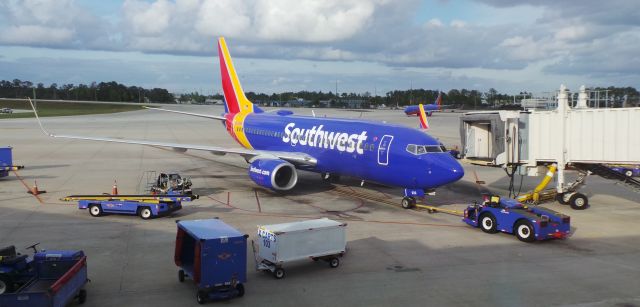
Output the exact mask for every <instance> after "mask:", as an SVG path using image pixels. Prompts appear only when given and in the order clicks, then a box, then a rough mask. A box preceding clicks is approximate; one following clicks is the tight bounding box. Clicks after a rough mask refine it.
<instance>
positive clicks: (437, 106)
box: [404, 92, 442, 116]
mask: <svg viewBox="0 0 640 307" xmlns="http://www.w3.org/2000/svg"><path fill="white" fill-rule="evenodd" d="M423 107H424V110H425V111H426V112H427V116H431V114H433V112H440V111H442V92H439V93H438V98H436V102H435V103H432V104H425V105H423ZM419 112H420V110H419V108H418V106H417V105H412V106H408V107H406V108H405V109H404V114H407V115H419V114H418V113H419Z"/></svg>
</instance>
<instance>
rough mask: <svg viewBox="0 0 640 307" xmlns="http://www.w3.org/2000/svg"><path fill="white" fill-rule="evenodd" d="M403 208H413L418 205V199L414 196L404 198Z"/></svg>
mask: <svg viewBox="0 0 640 307" xmlns="http://www.w3.org/2000/svg"><path fill="white" fill-rule="evenodd" d="M401 204H402V208H405V209H411V208H413V207H415V206H416V199H415V198H413V197H409V196H406V197H404V198H403V199H402V203H401Z"/></svg>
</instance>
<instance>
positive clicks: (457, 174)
mask: <svg viewBox="0 0 640 307" xmlns="http://www.w3.org/2000/svg"><path fill="white" fill-rule="evenodd" d="M431 158H432V159H431V161H430V162H431V163H430V164H431V176H430V177H431V178H432V180H433V184H434V185H435V187H437V186H441V185H445V184H449V183H452V182H456V181H458V180H460V178H462V177H463V176H464V169H463V168H462V165H460V163H458V161H457V160H456V159H454V158H453V157H452V156H451V155H450V154H448V153H446V154H433V155H432V157H431Z"/></svg>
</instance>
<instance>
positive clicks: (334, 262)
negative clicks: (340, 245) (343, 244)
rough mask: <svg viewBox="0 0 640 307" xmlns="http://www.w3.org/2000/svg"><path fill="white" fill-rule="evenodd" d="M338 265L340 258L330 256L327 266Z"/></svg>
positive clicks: (333, 266) (335, 266)
mask: <svg viewBox="0 0 640 307" xmlns="http://www.w3.org/2000/svg"><path fill="white" fill-rule="evenodd" d="M339 265H340V259H338V258H337V257H332V258H330V259H329V267H331V268H337V267H338V266H339Z"/></svg>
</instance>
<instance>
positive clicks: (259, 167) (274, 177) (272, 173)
mask: <svg viewBox="0 0 640 307" xmlns="http://www.w3.org/2000/svg"><path fill="white" fill-rule="evenodd" d="M249 177H250V178H251V180H253V181H254V182H255V183H257V184H259V185H260V186H263V187H265V188H269V189H273V190H280V191H287V190H291V188H293V187H294V186H295V185H296V183H297V182H298V173H297V172H296V168H295V167H294V166H293V164H291V163H289V162H287V161H284V160H280V159H256V160H253V161H251V163H250V166H249Z"/></svg>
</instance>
